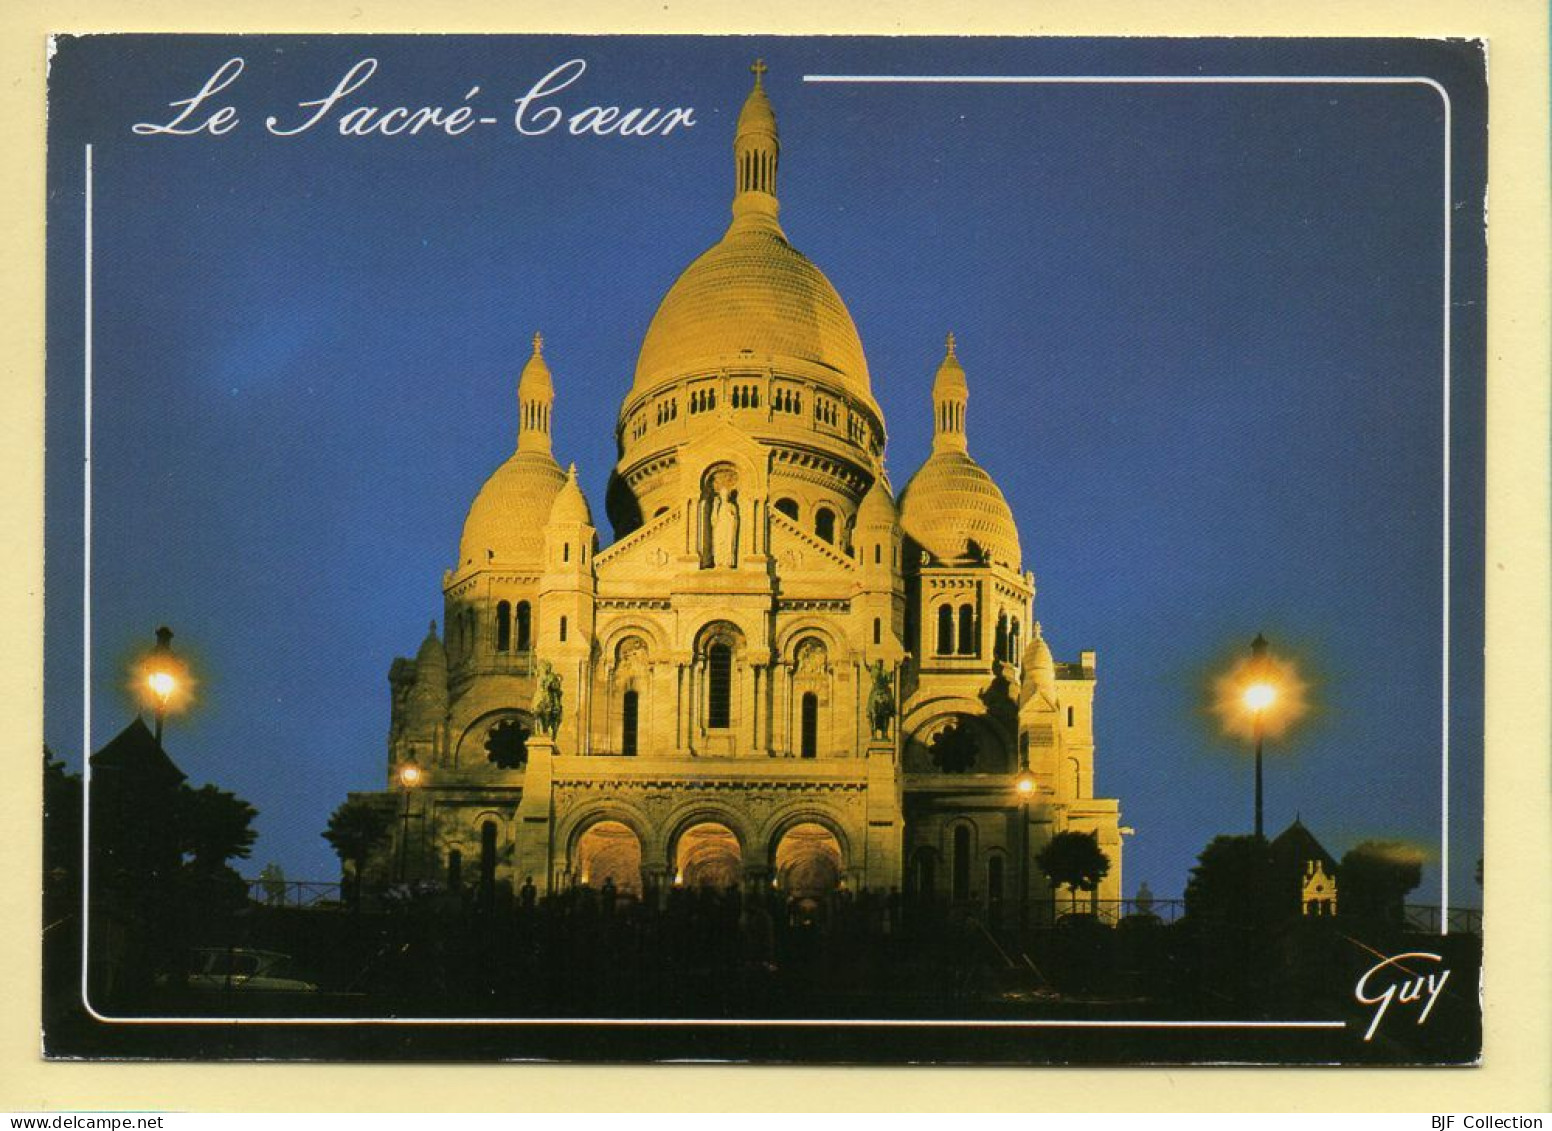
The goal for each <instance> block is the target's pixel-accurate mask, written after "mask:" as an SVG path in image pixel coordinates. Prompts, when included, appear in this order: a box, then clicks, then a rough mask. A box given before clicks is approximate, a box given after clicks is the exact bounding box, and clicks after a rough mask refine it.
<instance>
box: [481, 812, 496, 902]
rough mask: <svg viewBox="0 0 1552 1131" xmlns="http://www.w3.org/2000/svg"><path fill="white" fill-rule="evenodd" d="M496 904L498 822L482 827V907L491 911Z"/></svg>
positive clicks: (490, 822)
mask: <svg viewBox="0 0 1552 1131" xmlns="http://www.w3.org/2000/svg"><path fill="white" fill-rule="evenodd" d="M495 903H496V822H495V821H486V822H485V823H484V824H483V825H481V826H480V906H481V907H482V908H483V909H484V910H486V911H489V910H490V909H491V908H492V907H494V906H495Z"/></svg>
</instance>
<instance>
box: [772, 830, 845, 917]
mask: <svg viewBox="0 0 1552 1131" xmlns="http://www.w3.org/2000/svg"><path fill="white" fill-rule="evenodd" d="M844 867H845V865H844V862H843V861H842V859H841V842H840V841H838V840H837V839H836V837H835V834H834V833H832V832H831V831H830V830H829V829H827V828H825V827H824V826H823V825H821V824H818V823H817V822H814V821H805V822H804V823H802V824H800V825H793V826H792V827H791V828H790V829H788V830H787V831H786V832H785V833H783V834H782V837H781V840H780V841H779V842H778V843H777V845H776V883H777V885H778V886H779V887H780V888H781V890H782V891H784V892H786V893H787V895H788V896H790V897H791V898H793V899H800V900H801V899H823V898H825V897H826V896H828V895H830V894H831V893H833V892H834V891H835V890H836V889H837V888H839V887H840V884H841V872H842V870H843V868H844Z"/></svg>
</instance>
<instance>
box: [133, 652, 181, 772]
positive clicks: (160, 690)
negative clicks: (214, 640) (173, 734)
mask: <svg viewBox="0 0 1552 1131" xmlns="http://www.w3.org/2000/svg"><path fill="white" fill-rule="evenodd" d="M142 671H143V676H144V680H145V689H146V690H147V691H149V692H150V693H151V702H152V705H153V708H154V710H155V712H156V744H157V745H158V746H160V745H161V743H162V725H163V724H164V723H165V722H166V720H167V702H168V700H170V699H171V698H172V697H173V695H174V693H176V692H177V691H178V689H179V687H180V686H181V682H182V681H181V677H182V675H183V665H182V664H181V663H179V662H178V658H177V657H176V656H174V655H173V654H172V629H170V628H168V627H167V626H166V625H165V624H164V625H162V627H161V628H158V629H157V630H156V646H155V647H154V648H152V649H151V653H150V655H148V656H147V657H146V659H145V662H144V663H143V664H142Z"/></svg>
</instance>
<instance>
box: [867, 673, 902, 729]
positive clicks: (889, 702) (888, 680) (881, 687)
mask: <svg viewBox="0 0 1552 1131" xmlns="http://www.w3.org/2000/svg"><path fill="white" fill-rule="evenodd" d="M868 671H870V672H871V673H873V690H872V691H870V692H868V718H869V719H871V720H872V723H873V737H874V738H888V737H889V727H890V725H891V724H892V723H893V721H894V717H895V689H894V679H893V678H892V677H891V676H890V674H889V670H888V669H887V668H885V667H884V661H883V660H874V661H873V662H872V663H871V664H869V665H868Z"/></svg>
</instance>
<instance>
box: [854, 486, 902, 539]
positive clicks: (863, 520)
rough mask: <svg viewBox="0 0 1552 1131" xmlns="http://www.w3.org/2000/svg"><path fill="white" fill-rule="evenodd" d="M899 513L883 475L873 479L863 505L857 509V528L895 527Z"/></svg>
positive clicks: (863, 499)
mask: <svg viewBox="0 0 1552 1131" xmlns="http://www.w3.org/2000/svg"><path fill="white" fill-rule="evenodd" d="M897 517H898V512H897V511H896V509H895V501H894V499H893V498H891V497H890V494H889V485H888V484H887V483H886V482H885V481H884V476H883V474H882V473H880V474H878V475H875V476H874V477H873V485H872V486H871V487H869V488H868V493H867V494H866V495H864V496H862V503H861V504H860V505H859V506H858V507H857V528H858V529H859V530H860V529H863V528H864V527H868V526H893V525H894V524H895V519H896V518H897Z"/></svg>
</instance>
